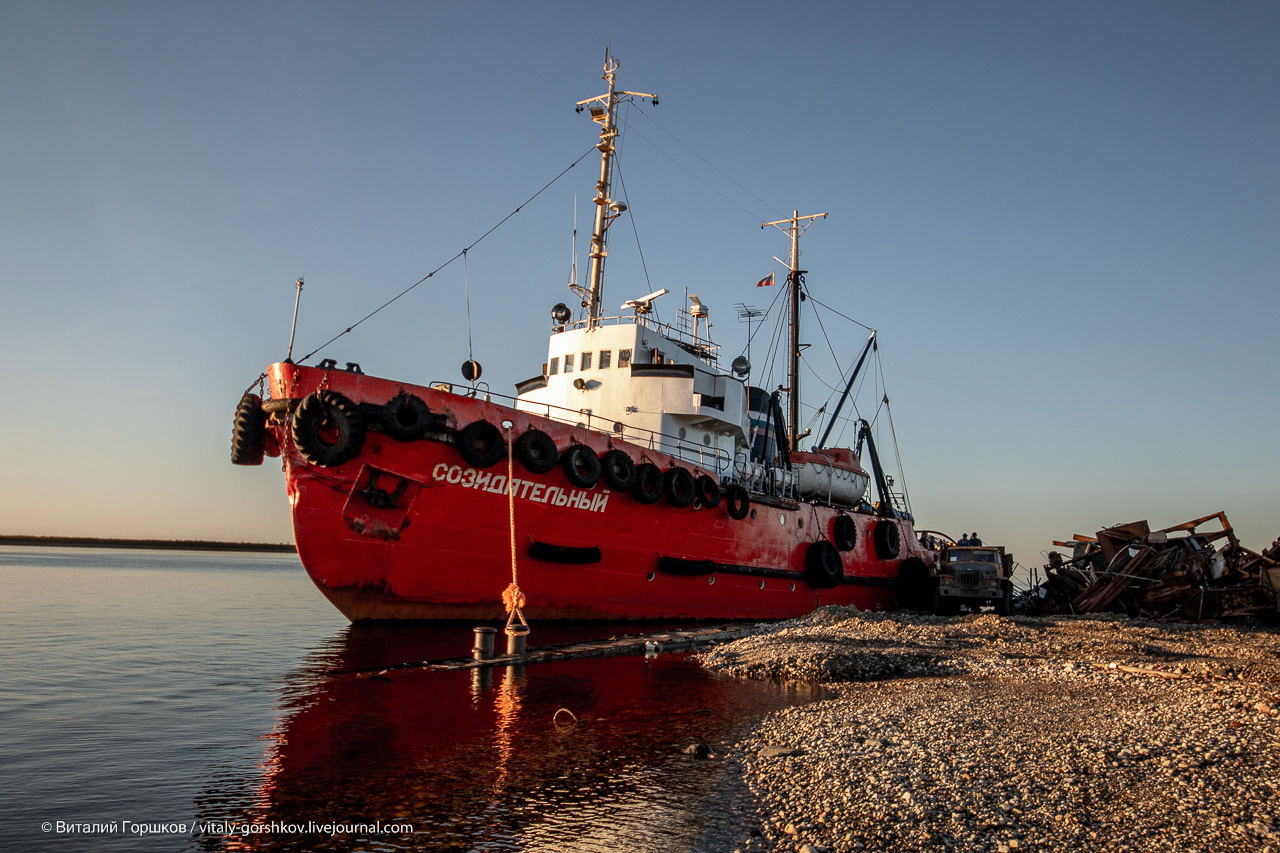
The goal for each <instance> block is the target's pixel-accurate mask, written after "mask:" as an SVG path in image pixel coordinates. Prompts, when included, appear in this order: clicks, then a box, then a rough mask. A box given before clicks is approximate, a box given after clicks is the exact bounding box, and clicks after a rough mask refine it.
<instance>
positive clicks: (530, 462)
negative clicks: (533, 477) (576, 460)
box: [515, 429, 560, 474]
mask: <svg viewBox="0 0 1280 853" xmlns="http://www.w3.org/2000/svg"><path fill="white" fill-rule="evenodd" d="M515 455H516V459H518V460H520V464H521V465H523V466H524V467H525V470H526V471H528V472H530V473H532V474H545V473H547V472H548V471H550V470H551V469H552V468H554V467H556V463H557V462H559V461H560V453H559V452H558V451H557V450H556V443H555V440H554V439H552V438H551V436H549V435H547V434H546V433H545V432H543V431H542V430H540V429H529V430H526V431H525V433H524V434H523V435H521V436H520V437H519V438H518V439H516V446H515Z"/></svg>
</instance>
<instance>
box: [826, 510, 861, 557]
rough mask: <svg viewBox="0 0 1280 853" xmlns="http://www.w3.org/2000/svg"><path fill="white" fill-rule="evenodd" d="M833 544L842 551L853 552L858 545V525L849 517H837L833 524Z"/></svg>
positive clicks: (842, 515)
mask: <svg viewBox="0 0 1280 853" xmlns="http://www.w3.org/2000/svg"><path fill="white" fill-rule="evenodd" d="M831 542H832V544H834V545H835V546H836V548H838V549H839V550H841V551H852V550H853V546H854V545H857V544H858V523H857V522H856V521H854V520H853V519H852V518H850V517H849V516H847V515H844V514H841V515H837V516H836V519H835V521H833V522H832V523H831Z"/></svg>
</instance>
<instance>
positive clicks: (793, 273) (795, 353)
mask: <svg viewBox="0 0 1280 853" xmlns="http://www.w3.org/2000/svg"><path fill="white" fill-rule="evenodd" d="M826 218H827V215H826V214H825V213H814V214H811V215H809V216H801V215H800V211H798V210H793V211H791V218H790V219H779V220H777V221H776V222H765V223H763V224H762V225H761V226H760V227H761V228H768V227H769V226H770V225H772V226H773V227H775V228H777V229H778V230H779V231H781V232H782V233H784V234H787V235H789V236H790V237H791V257H790V258H789V259H788V260H787V287H789V288H790V289H791V339H790V345H791V349H790V352H789V353H788V354H787V383H788V385H789V386H790V387H789V388H787V394H788V396H789V398H790V401H791V406H790V409H791V411H790V412H789V413H788V415H789V417H788V421H789V423H788V424H787V429H788V431H789V432H788V436H787V440H788V442H789V443H790V445H791V449H792V450H799V449H800V439H802V438H804V437H805V436H806V435H808V434H809V433H808V431H806V432H805V433H803V434H801V433H800V350H801V349H802V348H803V345H802V344H801V343H800V299H801V297H800V286H801V285H802V284H804V276H805V273H806V272H808V270H802V269H800V235H801V234H803V233H804V232H805V231H807V230H808V229H809V226H810V225H812V224H813V223H814V220H817V219H826ZM801 223H804V224H803V225H802V224H801ZM784 225H785V226H787V227H785V228H784V227H783V226H784Z"/></svg>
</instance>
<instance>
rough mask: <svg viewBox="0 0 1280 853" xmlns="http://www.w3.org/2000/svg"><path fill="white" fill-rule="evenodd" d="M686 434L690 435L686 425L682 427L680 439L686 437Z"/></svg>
mask: <svg viewBox="0 0 1280 853" xmlns="http://www.w3.org/2000/svg"><path fill="white" fill-rule="evenodd" d="M686 435H688V432H687V431H686V430H685V428H684V427H680V439H681V440H682V441H683V440H684V437H685V436H686Z"/></svg>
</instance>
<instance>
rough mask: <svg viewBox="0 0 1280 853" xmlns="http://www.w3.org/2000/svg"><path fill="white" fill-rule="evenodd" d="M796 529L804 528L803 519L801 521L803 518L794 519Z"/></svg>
mask: <svg viewBox="0 0 1280 853" xmlns="http://www.w3.org/2000/svg"><path fill="white" fill-rule="evenodd" d="M796 527H804V519H803V518H797V519H796Z"/></svg>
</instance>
